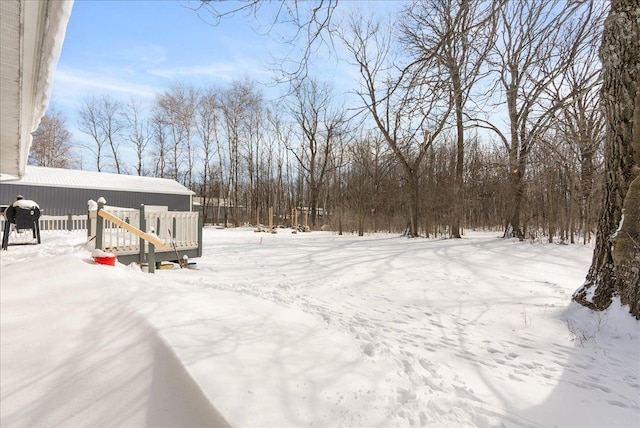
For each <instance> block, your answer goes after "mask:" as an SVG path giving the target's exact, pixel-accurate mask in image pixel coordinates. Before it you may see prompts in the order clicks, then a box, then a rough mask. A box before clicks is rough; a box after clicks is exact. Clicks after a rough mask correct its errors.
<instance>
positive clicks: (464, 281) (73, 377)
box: [0, 229, 640, 427]
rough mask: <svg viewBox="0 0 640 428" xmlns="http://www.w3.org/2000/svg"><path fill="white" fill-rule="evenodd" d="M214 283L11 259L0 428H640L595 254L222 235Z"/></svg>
mask: <svg viewBox="0 0 640 428" xmlns="http://www.w3.org/2000/svg"><path fill="white" fill-rule="evenodd" d="M204 239H205V248H204V254H205V255H204V257H202V258H201V259H198V260H197V262H198V267H199V270H187V269H183V270H181V269H174V270H160V271H157V273H156V274H155V275H150V274H146V273H143V272H141V271H140V270H139V269H138V268H137V267H136V266H130V267H126V266H123V265H120V264H118V265H117V266H116V267H109V266H101V265H95V264H93V261H92V260H91V258H90V256H89V255H90V253H89V251H87V250H86V249H85V248H84V247H83V243H84V236H83V235H82V234H81V233H68V232H46V233H43V238H42V240H43V244H42V245H39V246H32V245H22V246H10V247H9V250H8V251H6V252H2V254H1V255H0V269H1V283H0V284H1V295H0V298H1V299H0V303H1V308H0V309H1V310H0V321H1V331H0V340H1V346H0V352H1V355H0V357H1V358H0V364H1V376H0V387H1V391H0V398H1V400H2V401H1V406H0V425H1V426H3V427H4V426H7V427H9V426H12V427H13V426H24V427H33V426H69V427H93V426H114V427H115V426H123V427H137V426H149V427H155V426H181V427H187V426H214V427H215V426H226V425H227V424H230V425H232V426H234V427H298V426H314V427H323V426H324V427H337V426H344V427H374V426H379V427H410V426H430V427H431V426H433V427H463V426H478V427H494V426H506V427H512V426H514V427H540V426H544V427H551V426H600V427H623V426H630V427H631V426H633V427H638V426H640V322H638V321H635V320H634V319H632V318H631V317H630V316H628V315H627V314H626V309H622V308H620V307H619V306H617V305H614V306H616V307H615V308H613V309H611V310H609V311H608V312H606V313H602V314H595V313H591V312H589V311H587V310H586V309H584V308H581V307H578V306H576V305H574V304H571V303H570V298H571V294H572V293H573V291H574V290H575V289H576V288H577V287H578V286H579V285H580V284H581V282H582V281H583V279H584V276H585V273H586V271H587V268H588V265H589V262H590V258H591V251H592V249H591V248H589V247H584V246H580V245H574V246H566V245H554V244H530V243H520V242H517V241H505V240H502V239H498V238H497V237H496V234H495V233H473V232H470V233H468V234H467V235H465V238H464V239H462V240H426V239H411V240H409V239H406V238H401V237H398V236H392V235H374V236H368V237H360V238H359V237H356V236H337V235H335V234H331V233H328V232H313V233H306V234H297V235H293V234H291V233H290V231H289V230H280V233H278V234H273V235H272V234H266V233H254V232H253V231H251V230H247V229H244V230H220V229H206V230H205V233H204Z"/></svg>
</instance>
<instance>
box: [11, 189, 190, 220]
mask: <svg viewBox="0 0 640 428" xmlns="http://www.w3.org/2000/svg"><path fill="white" fill-rule="evenodd" d="M16 195H22V196H23V197H24V198H25V199H31V200H33V201H35V202H37V203H38V205H39V206H40V211H41V212H42V214H46V215H67V214H73V215H80V214H86V213H87V201H88V200H89V199H93V200H94V201H97V200H98V198H100V197H103V198H105V199H106V200H107V205H112V206H116V207H127V208H138V207H140V205H141V204H145V205H161V206H167V207H169V211H191V198H190V196H189V195H168V194H162V193H141V192H126V191H116V190H92V189H69V188H60V187H49V186H35V185H25V184H12V183H10V182H3V183H0V205H11V204H12V203H13V202H14V201H15V199H16Z"/></svg>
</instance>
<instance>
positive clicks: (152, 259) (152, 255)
mask: <svg viewBox="0 0 640 428" xmlns="http://www.w3.org/2000/svg"><path fill="white" fill-rule="evenodd" d="M147 263H148V264H149V273H155V272H156V246H155V245H153V244H152V243H151V242H149V254H148V256H147Z"/></svg>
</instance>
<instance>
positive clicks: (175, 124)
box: [154, 83, 196, 187]
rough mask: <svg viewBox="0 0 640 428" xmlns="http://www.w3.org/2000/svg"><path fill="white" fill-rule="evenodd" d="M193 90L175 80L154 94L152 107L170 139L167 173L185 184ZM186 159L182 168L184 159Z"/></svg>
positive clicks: (190, 164)
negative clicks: (160, 91)
mask: <svg viewBox="0 0 640 428" xmlns="http://www.w3.org/2000/svg"><path fill="white" fill-rule="evenodd" d="M195 105H196V91H195V89H194V88H192V87H188V86H185V85H183V84H181V83H177V84H174V85H172V86H171V88H169V90H167V91H165V92H163V93H162V94H159V95H157V96H156V99H155V104H154V110H155V114H156V115H157V116H158V117H159V118H161V120H162V122H163V124H164V126H165V127H166V129H167V131H168V135H169V138H170V142H171V149H170V156H169V161H170V175H171V178H173V179H174V180H176V181H181V182H182V183H183V184H184V185H186V186H187V187H191V185H192V183H193V179H192V175H191V174H192V171H193V138H192V137H193V127H194V123H193V122H194V115H195ZM185 162H186V168H185V167H184V163H185Z"/></svg>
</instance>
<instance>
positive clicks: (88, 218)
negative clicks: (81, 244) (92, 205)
mask: <svg viewBox="0 0 640 428" xmlns="http://www.w3.org/2000/svg"><path fill="white" fill-rule="evenodd" d="M87 239H91V211H89V206H88V205H87Z"/></svg>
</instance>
